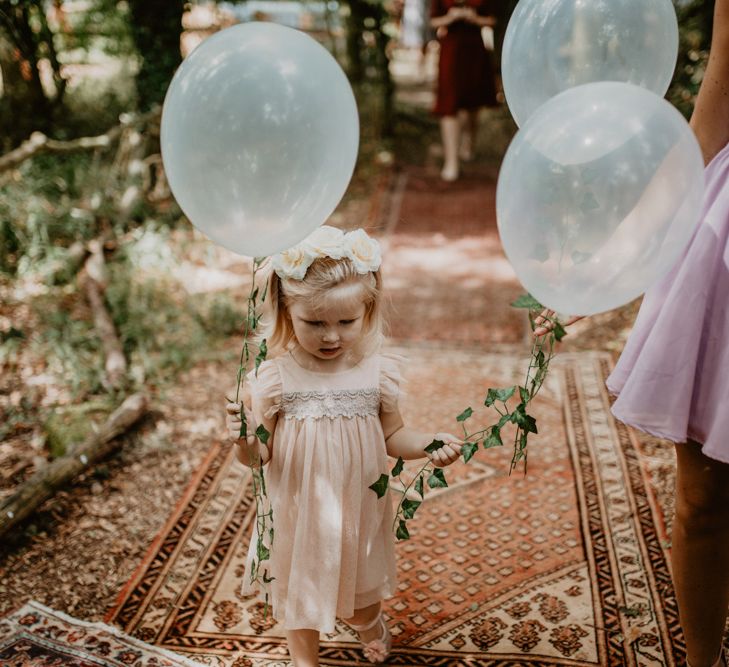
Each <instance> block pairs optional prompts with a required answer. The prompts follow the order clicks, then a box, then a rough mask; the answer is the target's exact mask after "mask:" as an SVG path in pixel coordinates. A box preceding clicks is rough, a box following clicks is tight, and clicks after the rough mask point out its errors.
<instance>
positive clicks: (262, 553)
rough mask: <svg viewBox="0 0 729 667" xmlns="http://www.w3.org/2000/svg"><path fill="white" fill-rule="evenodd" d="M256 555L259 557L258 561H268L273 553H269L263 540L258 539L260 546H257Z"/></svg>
mask: <svg viewBox="0 0 729 667" xmlns="http://www.w3.org/2000/svg"><path fill="white" fill-rule="evenodd" d="M256 555H257V556H258V560H259V561H262V560H268V559H269V558H270V557H271V552H270V551H269V549H268V547H267V546H266V545H265V544H264V543H263V538H262V537H259V538H258V544H257V545H256Z"/></svg>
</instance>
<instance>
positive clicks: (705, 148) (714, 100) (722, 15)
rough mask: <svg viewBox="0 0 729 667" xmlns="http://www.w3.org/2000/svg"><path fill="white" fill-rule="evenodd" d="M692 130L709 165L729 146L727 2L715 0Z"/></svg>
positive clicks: (728, 14)
mask: <svg viewBox="0 0 729 667" xmlns="http://www.w3.org/2000/svg"><path fill="white" fill-rule="evenodd" d="M691 127H692V128H693V130H694V133H695V134H696V138H697V139H698V140H699V145H700V146H701V152H702V153H703V155H704V162H705V163H706V164H708V163H709V162H711V160H712V159H713V158H714V157H715V156H716V154H717V153H718V152H719V151H720V150H721V149H722V148H724V146H726V144H727V143H729V0H716V5H715V6H714V27H713V30H712V35H711V50H710V52H709V62H708V65H707V66H706V72H704V79H703V81H702V82H701V87H700V88H699V94H698V96H697V98H696V105H695V106H694V112H693V114H692V115H691Z"/></svg>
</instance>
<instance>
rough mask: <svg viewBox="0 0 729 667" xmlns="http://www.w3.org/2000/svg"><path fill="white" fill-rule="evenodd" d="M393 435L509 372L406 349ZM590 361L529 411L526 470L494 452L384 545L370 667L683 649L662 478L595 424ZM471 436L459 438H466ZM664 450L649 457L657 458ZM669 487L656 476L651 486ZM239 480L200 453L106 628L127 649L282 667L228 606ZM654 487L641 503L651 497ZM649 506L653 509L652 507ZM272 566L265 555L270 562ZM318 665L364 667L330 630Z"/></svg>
mask: <svg viewBox="0 0 729 667" xmlns="http://www.w3.org/2000/svg"><path fill="white" fill-rule="evenodd" d="M398 351H401V352H404V353H406V354H407V355H408V356H409V358H410V359H411V362H412V363H411V367H410V373H409V375H410V383H409V393H408V394H407V396H406V399H405V401H404V406H403V413H404V416H405V418H406V423H407V424H408V425H410V426H413V427H415V428H419V429H423V430H428V431H437V430H444V429H453V428H454V426H453V424H454V423H455V416H456V415H458V414H459V413H460V412H461V411H462V410H464V409H465V408H466V407H468V406H469V405H470V406H472V407H473V408H474V411H475V412H474V416H473V417H472V418H471V420H470V421H469V422H468V423H469V424H471V423H473V424H474V426H475V425H483V426H485V425H487V424H489V423H493V422H494V421H495V419H494V418H493V414H488V413H487V409H486V408H484V407H478V406H479V405H481V404H482V403H483V397H484V396H485V393H486V389H487V388H488V387H500V386H506V385H509V384H514V383H517V382H520V381H521V380H522V375H523V373H524V371H525V368H526V358H524V357H519V356H514V355H511V354H509V353H508V351H506V352H504V353H501V354H499V353H488V354H485V353H475V352H469V351H465V350H457V349H452V350H444V349H443V348H426V347H419V348H413V347H410V348H409V349H407V350H398ZM609 370H610V361H609V358H608V357H607V356H606V355H602V354H597V353H584V354H563V355H559V356H558V357H557V358H556V359H555V361H554V362H553V370H552V371H551V372H550V375H549V377H548V382H547V384H546V385H545V387H544V388H543V390H542V393H541V394H540V395H539V397H538V399H537V401H536V404H537V405H536V407H535V410H534V413H535V416H536V417H537V422H538V427H539V435H538V436H536V437H534V439H533V442H531V444H530V454H529V469H528V474H527V475H526V476H525V475H524V474H523V473H522V472H521V471H520V472H517V473H514V474H512V475H511V476H509V475H508V463H509V460H510V451H507V448H508V446H507V447H505V448H504V449H503V450H490V451H489V452H483V451H482V452H480V453H479V454H478V455H477V456H476V457H475V458H474V459H473V460H472V461H471V462H470V463H469V464H468V465H465V464H462V463H460V462H459V463H458V464H456V465H454V466H451V467H450V468H449V469H448V470H447V477H448V480H449V483H450V485H449V487H448V488H446V489H441V490H439V491H438V492H434V491H431V492H430V493H429V494H426V501H425V503H424V504H423V506H422V507H421V508H420V510H419V511H418V515H417V517H416V519H415V520H413V521H412V522H410V524H409V525H410V526H411V529H410V530H411V535H412V539H411V540H410V541H406V542H400V543H398V558H399V561H398V563H399V572H400V584H399V586H400V595H399V596H397V597H395V598H393V599H391V600H388V601H387V603H386V606H385V609H386V612H387V615H388V617H389V619H390V625H391V628H392V630H393V634H394V635H395V648H394V651H393V653H392V656H391V658H390V660H389V663H388V664H391V665H408V666H413V667H415V666H418V667H420V666H425V665H428V666H443V667H446V666H447V667H460V666H463V667H465V666H474V665H479V666H481V665H483V666H494V667H507V666H510V665H513V666H515V665H534V666H537V665H544V666H547V665H549V666H551V665H575V666H582V665H585V666H587V665H675V664H683V661H684V647H683V639H682V637H681V635H680V631H679V629H678V621H677V613H676V604H675V599H674V594H673V589H672V586H671V580H670V576H669V568H668V564H667V549H668V548H669V546H670V544H669V542H668V538H667V535H666V533H665V521H664V519H663V513H662V510H661V502H659V500H660V498H659V497H658V496H659V495H660V494H661V493H662V492H661V489H662V488H668V485H667V484H666V480H665V474H663V477H662V478H661V481H660V483H659V484H658V485H654V484H652V482H651V479H650V478H651V468H653V469H660V470H661V471H663V472H664V473H665V471H666V470H670V464H667V463H666V461H667V458H666V459H665V460H662V459H661V457H663V456H667V455H665V454H664V453H663V450H662V451H661V452H659V454H658V455H657V458H653V459H652V460H651V462H649V463H647V462H646V460H645V457H644V456H643V455H642V454H641V451H640V448H639V445H638V443H637V441H636V440H635V438H634V437H633V435H631V433H630V432H629V431H628V430H627V429H626V428H625V427H623V426H622V425H621V424H619V423H616V422H615V421H614V420H613V419H612V417H611V415H610V412H609V404H610V401H609V398H608V396H607V394H606V392H605V388H604V379H605V377H606V375H607V373H608V372H609ZM472 430H475V429H472ZM664 449H665V448H664ZM668 474H670V472H669V473H668ZM248 480H249V475H248V471H247V470H245V469H243V468H242V467H241V466H239V465H237V464H232V463H231V454H230V453H229V452H227V451H226V449H225V448H223V447H219V446H215V447H214V448H213V449H212V450H211V452H210V454H209V456H208V457H207V460H206V461H205V463H204V465H203V467H202V469H201V470H200V471H199V473H198V475H197V477H196V478H195V480H194V481H193V483H192V485H191V486H190V488H189V490H188V492H187V493H186V495H185V497H184V498H183V499H182V500H181V502H180V504H179V507H178V509H177V511H176V513H175V514H174V516H172V517H171V519H170V521H169V524H168V526H167V527H166V528H165V530H164V531H163V532H162V534H161V535H160V536H159V538H158V540H157V542H156V543H155V544H154V545H153V547H152V549H151V550H150V552H149V554H148V557H147V559H146V560H145V562H144V563H143V564H142V565H141V567H140V568H139V570H138V572H137V574H136V575H135V577H134V578H133V580H132V581H130V583H129V585H128V586H127V588H126V590H125V591H124V592H123V593H122V594H121V596H120V599H119V603H118V606H117V607H116V608H115V609H114V610H113V612H112V613H111V614H110V619H111V620H113V622H114V623H116V624H118V625H120V626H121V627H123V628H124V629H125V630H126V631H127V632H130V633H132V634H134V635H136V636H138V637H140V638H141V639H143V640H145V641H148V642H153V643H155V644H158V645H161V646H164V647H167V648H169V649H172V650H174V651H176V652H182V653H185V654H188V655H190V656H194V658H195V659H196V660H197V661H200V662H205V663H207V664H211V665H234V666H235V667H259V666H263V665H266V666H269V667H271V666H274V665H281V666H283V665H288V664H289V663H288V661H287V659H286V655H287V654H286V648H285V643H284V639H283V637H282V632H281V630H280V628H279V626H277V625H276V623H275V621H274V620H273V619H272V618H271V616H270V614H269V615H268V616H265V615H264V608H263V605H262V604H261V603H259V602H257V601H256V600H255V599H251V598H246V597H244V596H242V595H241V594H240V592H239V591H240V584H241V581H242V577H243V576H244V560H243V559H244V555H245V553H246V548H247V543H248V536H249V533H250V529H251V520H252V513H253V508H252V507H251V496H250V493H249V485H248ZM654 487H655V488H656V489H657V491H655V490H654ZM657 494H658V495H657ZM274 548H275V547H274ZM321 659H322V664H324V665H352V664H364V663H363V659H362V658H361V657H360V654H359V652H358V649H357V644H356V642H355V638H354V635H353V633H352V631H351V630H349V628H348V627H347V626H345V625H344V624H340V625H338V626H337V629H336V632H335V633H334V634H332V635H329V636H326V637H323V638H322V648H321Z"/></svg>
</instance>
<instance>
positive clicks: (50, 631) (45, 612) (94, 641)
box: [0, 601, 196, 667]
mask: <svg viewBox="0 0 729 667" xmlns="http://www.w3.org/2000/svg"><path fill="white" fill-rule="evenodd" d="M0 665H2V667H63V666H64V665H68V666H71V667H129V666H131V665H133V666H134V667H196V663H195V662H194V661H192V660H189V659H187V658H184V657H182V656H179V655H174V654H173V653H171V652H170V651H166V650H164V649H162V648H160V647H158V646H151V645H149V644H146V643H145V642H142V641H140V640H139V639H135V638H134V637H129V636H127V635H125V634H124V633H123V632H120V631H119V630H117V629H116V628H114V627H111V626H108V625H105V624H104V623H87V622H86V621H80V620H78V619H75V618H71V617H70V616H67V615H66V614H63V613H61V612H58V611H54V610H53V609H49V608H48V607H45V606H44V605H42V604H40V603H39V602H35V601H31V602H28V603H27V604H26V605H24V606H23V607H22V608H21V609H19V610H18V611H16V612H15V613H14V614H11V615H10V616H7V617H6V618H3V619H0Z"/></svg>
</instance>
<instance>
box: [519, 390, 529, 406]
mask: <svg viewBox="0 0 729 667" xmlns="http://www.w3.org/2000/svg"><path fill="white" fill-rule="evenodd" d="M519 397H520V398H521V402H522V403H528V402H529V399H530V398H531V396H529V390H528V389H526V388H525V387H519Z"/></svg>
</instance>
